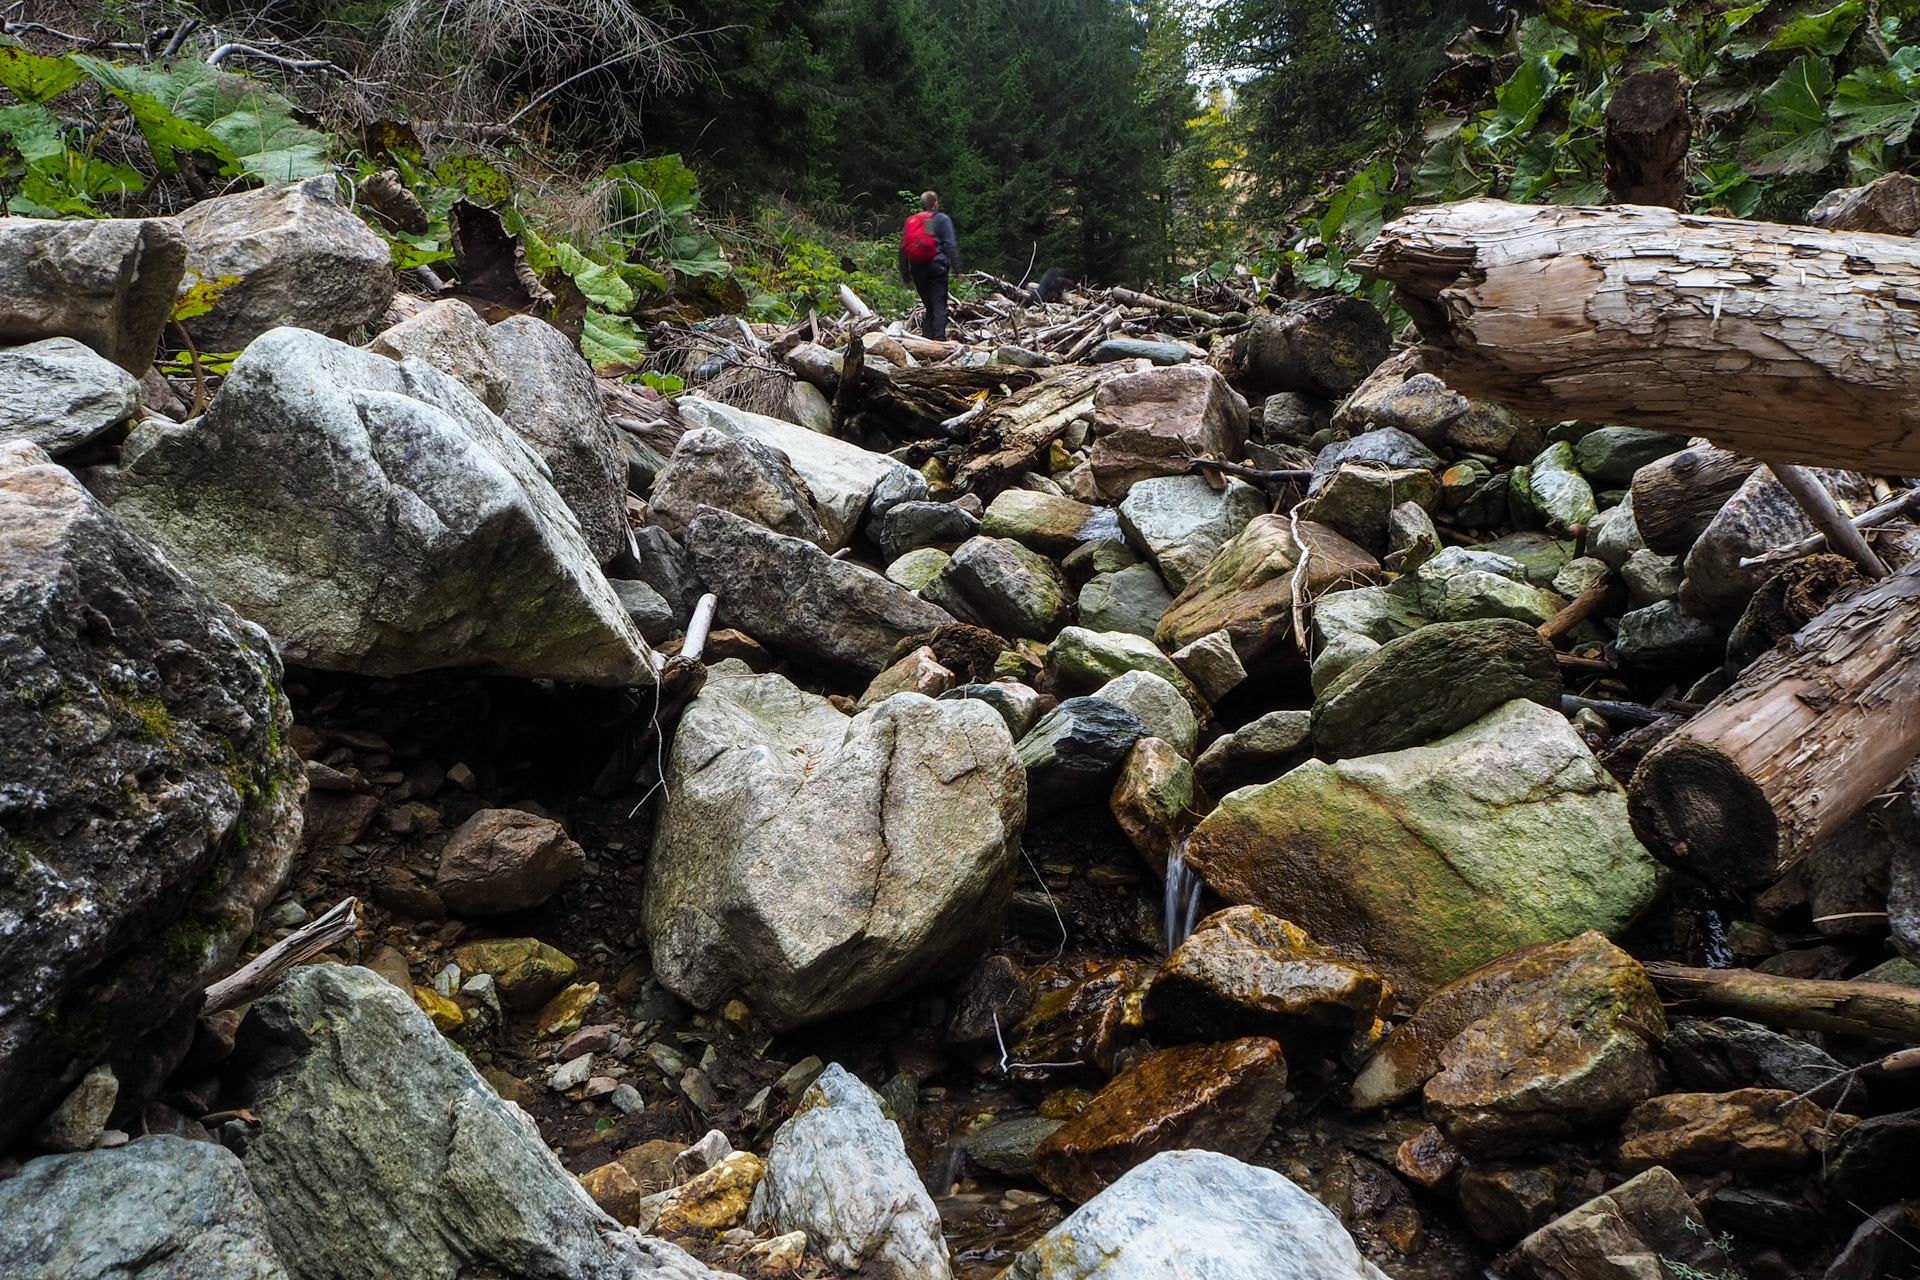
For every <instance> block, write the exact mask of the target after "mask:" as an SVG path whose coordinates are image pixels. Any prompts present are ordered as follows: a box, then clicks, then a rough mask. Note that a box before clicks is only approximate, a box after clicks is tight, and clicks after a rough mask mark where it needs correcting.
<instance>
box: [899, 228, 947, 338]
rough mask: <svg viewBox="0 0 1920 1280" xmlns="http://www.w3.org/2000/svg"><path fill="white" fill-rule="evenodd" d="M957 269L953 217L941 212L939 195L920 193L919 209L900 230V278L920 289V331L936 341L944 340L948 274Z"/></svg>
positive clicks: (945, 335)
mask: <svg viewBox="0 0 1920 1280" xmlns="http://www.w3.org/2000/svg"><path fill="white" fill-rule="evenodd" d="M959 268H960V245H959V243H958V242H957V241H956V240H955V239H954V238H953V219H952V218H949V217H948V216H947V215H946V214H944V213H942V212H940V197H939V196H938V195H937V194H936V193H934V192H932V191H922V192H921V193H920V212H919V213H916V214H913V215H911V216H909V217H908V218H907V225H906V227H905V228H904V229H903V230H902V231H901V232H900V278H901V279H902V280H910V281H912V282H913V287H914V288H915V289H918V290H919V291H920V303H921V305H922V306H924V307H925V308H926V311H927V318H926V320H925V322H924V323H922V324H921V326H920V332H921V334H923V335H924V336H926V337H928V338H931V339H933V341H935V342H945V341H946V340H947V277H949V276H950V275H952V274H953V273H954V272H955V271H957V270H959Z"/></svg>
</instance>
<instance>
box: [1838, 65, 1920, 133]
mask: <svg viewBox="0 0 1920 1280" xmlns="http://www.w3.org/2000/svg"><path fill="white" fill-rule="evenodd" d="M1831 112H1832V116H1833V136H1834V139H1835V140H1836V141H1838V142H1852V141H1854V140H1855V139H1857V138H1868V137H1871V138H1874V139H1877V140H1879V141H1880V142H1882V143H1887V144H1891V145H1894V146H1898V145H1900V144H1902V143H1904V142H1906V140H1907V135H1908V134H1910V133H1912V132H1913V126H1914V122H1915V121H1916V120H1920V87H1916V86H1915V85H1913V84H1912V83H1910V82H1908V81H1906V80H1905V79H1904V78H1903V77H1902V76H1901V74H1900V72H1899V71H1897V70H1894V69H1893V68H1891V67H1887V68H1874V67H1861V68H1860V69H1859V70H1857V71H1854V72H1851V73H1850V74H1848V75H1844V76H1842V77H1840V83H1839V84H1837V85H1835V86H1834V90H1833V104H1832V107H1831Z"/></svg>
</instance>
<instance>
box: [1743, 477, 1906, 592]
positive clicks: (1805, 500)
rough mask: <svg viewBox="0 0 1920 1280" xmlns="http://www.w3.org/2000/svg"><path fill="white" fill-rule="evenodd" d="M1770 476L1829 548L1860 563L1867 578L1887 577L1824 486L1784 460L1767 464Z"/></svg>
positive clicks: (1877, 560)
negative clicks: (1791, 498) (1769, 468)
mask: <svg viewBox="0 0 1920 1280" xmlns="http://www.w3.org/2000/svg"><path fill="white" fill-rule="evenodd" d="M1771 466H1772V469H1773V478H1774V479H1776V480H1778V481H1779V482H1780V487H1781V488H1783V489H1785V490H1786V491H1787V492H1788V493H1790V494H1792V495H1793V500H1794V501H1795V502H1797V503H1799V504H1800V510H1802V511H1804V512H1805V513H1806V515H1807V519H1808V520H1810V521H1812V522H1813V527H1814V528H1816V529H1818V530H1819V531H1820V532H1822V533H1824V534H1826V535H1827V541H1828V542H1829V543H1831V544H1833V549H1834V550H1836V551H1838V552H1839V553H1840V554H1841V555H1843V556H1845V557H1846V558H1847V559H1849V560H1851V561H1853V562H1854V563H1855V564H1857V565H1859V566H1860V571H1861V572H1862V573H1864V574H1866V575H1867V576H1868V577H1869V578H1873V579H1875V580H1878V579H1880V578H1884V577H1886V576H1887V566H1886V565H1884V564H1881V563H1880V557H1879V556H1877V555H1875V554H1873V548H1872V547H1869V546H1868V545H1867V540H1866V539H1865V538H1863V537H1861V536H1860V531H1859V530H1858V529H1856V528H1854V527H1853V525H1852V524H1851V523H1849V522H1848V520H1847V518H1846V517H1845V516H1843V515H1841V514H1840V505H1839V504H1838V503H1836V502H1835V501H1834V500H1833V495H1832V494H1830V493H1828V492H1827V490H1826V486H1825V485H1823V484H1821V483H1820V482H1819V481H1817V480H1815V479H1814V478H1813V477H1812V476H1810V475H1808V474H1807V473H1806V472H1805V471H1802V470H1801V469H1800V468H1799V467H1796V466H1793V465H1791V464H1789V463H1785V462H1775V463H1772V464H1771Z"/></svg>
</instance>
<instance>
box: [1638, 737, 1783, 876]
mask: <svg viewBox="0 0 1920 1280" xmlns="http://www.w3.org/2000/svg"><path fill="white" fill-rule="evenodd" d="M1627 813H1628V817H1629V819H1630V820H1631V821H1632V823H1633V832H1634V835H1635V836H1637V837H1638V838H1639V840H1640V843H1641V844H1644V845H1645V846H1646V847H1647V849H1648V851H1649V852H1651V853H1652V854H1653V855H1654V856H1655V857H1656V858H1659V859H1660V860H1661V861H1662V862H1664V863H1666V864H1667V865H1668V866H1671V867H1674V868H1676V869H1678V870H1684V871H1687V872H1689V873H1691V874H1693V875H1695V876H1697V877H1698V878H1700V879H1701V880H1703V881H1705V882H1707V883H1709V884H1712V885H1715V886H1716V887H1721V888H1729V889H1734V888H1738V889H1751V888H1756V887H1759V886H1761V885H1765V884H1770V883H1772V882H1773V881H1774V880H1775V879H1777V878H1778V876H1779V874H1780V868H1779V861H1778V849H1779V844H1780V828H1779V822H1778V820H1777V819H1776V818H1775V817H1774V813H1773V809H1772V808H1771V807H1770V806H1769V805H1768V804H1767V798H1766V795H1765V794H1764V793H1763V792H1762V791H1761V789H1760V788H1759V787H1758V786H1757V785H1756V784H1755V783H1754V781H1753V779H1752V778H1750V777H1748V776H1747V775H1746V773H1745V772H1743V771H1742V770H1741V768H1740V766H1739V765H1738V764H1737V763H1735V762H1734V760H1733V759H1732V758H1731V757H1730V756H1728V755H1727V754H1726V753H1725V752H1723V751H1721V750H1720V749H1719V748H1717V747H1715V746H1713V745H1712V744H1710V743H1706V742H1701V741H1698V740H1695V739H1692V738H1687V737H1671V738H1668V739H1667V740H1666V741H1664V742H1662V743H1661V744H1660V745H1659V746H1658V747H1656V748H1654V749H1653V750H1652V751H1651V752H1649V753H1648V754H1647V758H1646V759H1645V760H1643V761H1641V762H1640V767H1639V769H1638V770H1636V771H1635V772H1634V775H1633V785H1632V787H1631V788H1630V789H1629V791H1628V799H1627Z"/></svg>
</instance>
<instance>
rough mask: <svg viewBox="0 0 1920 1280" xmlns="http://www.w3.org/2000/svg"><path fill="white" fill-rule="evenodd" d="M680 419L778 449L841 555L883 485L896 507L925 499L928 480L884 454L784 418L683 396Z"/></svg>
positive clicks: (831, 545) (678, 402)
mask: <svg viewBox="0 0 1920 1280" xmlns="http://www.w3.org/2000/svg"><path fill="white" fill-rule="evenodd" d="M674 406H675V407H676V408H677V409H679V411H680V416H681V417H683V418H685V419H686V420H687V422H688V423H690V424H691V425H693V426H696V427H713V428H714V429H716V430H719V431H724V432H726V433H727V434H728V435H730V436H746V437H748V438H749V439H753V440H758V441H759V442H760V443H761V444H764V445H768V446H770V447H771V448H775V449H778V450H779V451H780V452H781V453H783V454H785V455H786V458H787V465H789V466H791V467H792V468H793V469H794V472H795V473H796V474H797V475H799V477H800V478H801V479H802V480H804V481H806V482H807V491H808V492H809V493H810V494H811V495H812V497H813V507H814V511H815V512H816V513H817V514H818V515H819V517H820V526H821V528H823V529H824V530H826V534H827V544H828V545H827V549H828V550H829V551H836V550H838V549H840V548H841V547H844V546H846V545H848V544H849V543H851V542H852V541H853V538H854V535H855V534H856V533H858V532H859V531H860V521H861V519H862V518H863V517H864V516H865V515H866V514H867V504H868V502H869V501H870V500H872V499H873V498H874V497H875V496H876V490H877V489H878V487H879V485H880V483H881V482H882V481H891V483H892V486H893V489H894V496H893V501H895V502H907V501H916V500H922V499H925V498H926V496H927V482H926V480H925V479H924V478H923V477H921V476H920V475H918V474H917V473H916V472H914V471H913V469H912V468H910V467H907V466H905V465H903V464H901V463H900V462H898V461H896V460H894V459H893V458H889V457H887V456H886V455H885V454H884V453H872V452H869V451H868V450H866V449H862V448H861V447H860V446H858V445H855V444H849V443H847V442H846V441H845V440H840V439H837V438H835V437H833V436H823V435H821V434H820V433H819V432H817V431H809V430H807V429H806V428H805V427H802V426H799V425H797V424H795V423H791V422H782V421H781V420H780V419H778V418H768V417H765V416H763V415H761V414H757V413H748V412H747V411H746V410H744V409H736V408H734V407H733V406H732V405H726V404H720V403H718V402H717V401H713V400H706V399H702V398H701V397H699V396H683V397H681V398H680V399H679V400H676V401H674Z"/></svg>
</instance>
